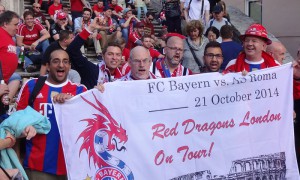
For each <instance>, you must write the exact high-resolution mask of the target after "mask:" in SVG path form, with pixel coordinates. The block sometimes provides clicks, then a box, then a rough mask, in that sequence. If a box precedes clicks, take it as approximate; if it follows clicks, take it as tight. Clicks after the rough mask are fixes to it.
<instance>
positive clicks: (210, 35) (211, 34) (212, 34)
mask: <svg viewBox="0 0 300 180" xmlns="http://www.w3.org/2000/svg"><path fill="white" fill-rule="evenodd" d="M204 35H205V37H207V39H208V40H209V41H217V39H218V38H219V36H220V32H219V30H218V29H217V28H216V27H215V26H211V27H209V28H208V29H207V30H206V32H205V34H204Z"/></svg>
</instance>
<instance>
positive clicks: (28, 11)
mask: <svg viewBox="0 0 300 180" xmlns="http://www.w3.org/2000/svg"><path fill="white" fill-rule="evenodd" d="M27 16H32V17H34V13H33V12H32V11H31V10H27V11H25V12H24V13H23V18H24V19H25V18H26V17H27Z"/></svg>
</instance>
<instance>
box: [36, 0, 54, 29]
mask: <svg viewBox="0 0 300 180" xmlns="http://www.w3.org/2000/svg"><path fill="white" fill-rule="evenodd" d="M32 9H33V16H34V20H36V21H38V22H39V23H41V24H43V23H45V24H46V27H47V30H48V31H49V30H50V23H49V21H48V20H47V19H46V17H45V15H44V14H43V13H42V12H41V5H40V4H39V3H34V4H33V6H32Z"/></svg>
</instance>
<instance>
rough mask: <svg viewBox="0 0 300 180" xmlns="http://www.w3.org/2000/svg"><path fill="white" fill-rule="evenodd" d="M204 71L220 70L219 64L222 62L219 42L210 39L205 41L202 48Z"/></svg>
mask: <svg viewBox="0 0 300 180" xmlns="http://www.w3.org/2000/svg"><path fill="white" fill-rule="evenodd" d="M203 61H204V65H205V68H204V73H209V72H221V69H220V67H221V64H222V63H223V53H222V48H221V45H220V43H218V42H216V41H211V42H209V43H207V45H206V46H205V49H204V56H203Z"/></svg>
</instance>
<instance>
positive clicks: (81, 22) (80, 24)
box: [75, 8, 102, 57]
mask: <svg viewBox="0 0 300 180" xmlns="http://www.w3.org/2000/svg"><path fill="white" fill-rule="evenodd" d="M91 17H92V10H91V9H89V8H83V13H82V17H78V18H76V19H75V32H76V34H77V33H80V32H82V30H83V29H84V28H86V27H88V25H89V24H90V23H91V22H92V19H91ZM100 38H101V35H100V34H99V33H98V31H97V29H96V30H95V31H94V32H93V33H92V34H91V35H90V36H89V38H88V39H87V41H86V42H85V45H86V46H87V47H88V46H90V45H91V44H92V43H93V44H94V47H95V51H96V54H97V57H99V56H100V55H101V53H102V50H101V46H100V42H99V39H100ZM80 50H81V52H82V53H86V52H85V51H84V46H82V47H81V49H80Z"/></svg>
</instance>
